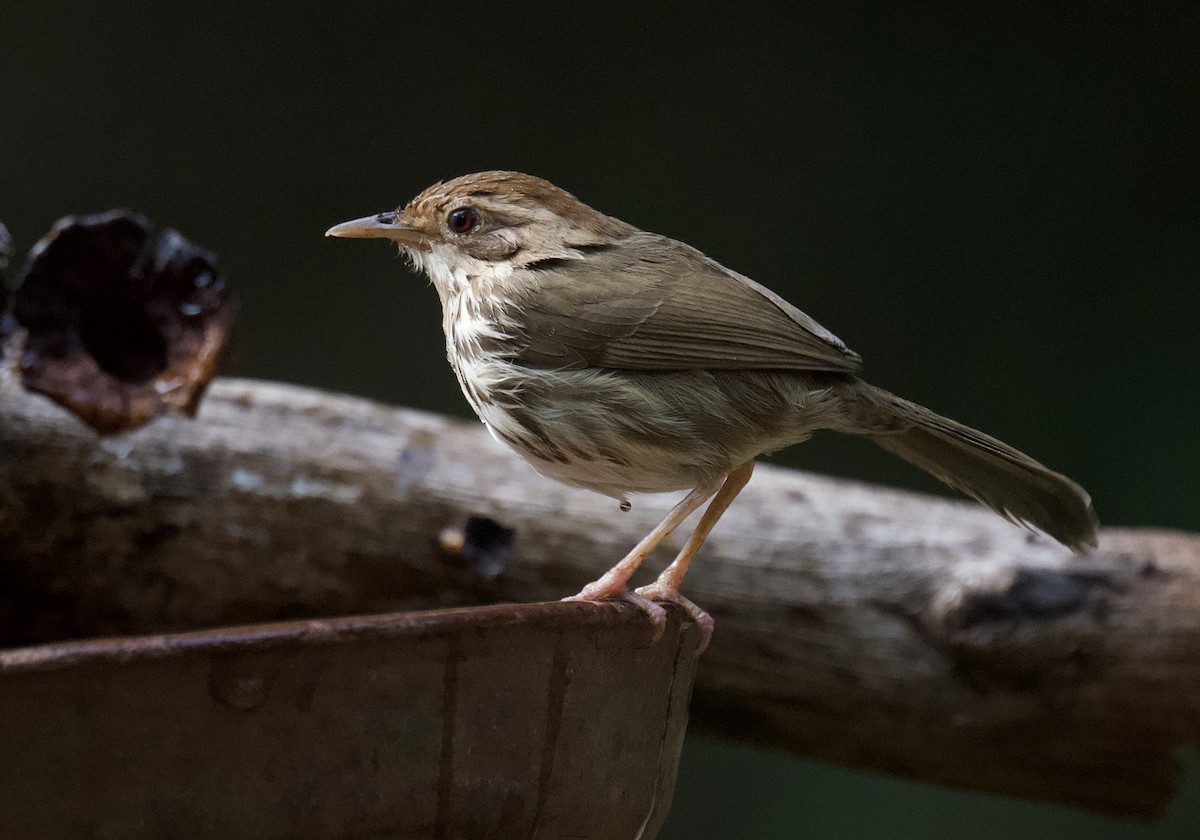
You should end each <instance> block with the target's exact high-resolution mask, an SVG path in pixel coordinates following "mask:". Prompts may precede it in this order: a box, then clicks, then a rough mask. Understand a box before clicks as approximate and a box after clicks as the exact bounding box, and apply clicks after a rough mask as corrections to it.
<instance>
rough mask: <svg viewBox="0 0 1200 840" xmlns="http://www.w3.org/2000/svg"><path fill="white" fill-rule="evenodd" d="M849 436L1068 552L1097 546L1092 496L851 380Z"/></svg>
mask: <svg viewBox="0 0 1200 840" xmlns="http://www.w3.org/2000/svg"><path fill="white" fill-rule="evenodd" d="M844 397H845V399H844V405H845V406H846V411H847V420H848V422H849V424H850V427H851V428H849V429H848V431H853V432H855V433H857V434H865V435H867V436H868V437H870V438H871V440H873V441H874V442H875V443H877V444H879V445H880V446H881V447H883V448H884V449H886V450H887V451H888V452H891V453H892V454H894V455H898V456H900V457H901V458H903V459H904V460H905V461H908V462H909V463H910V464H913V465H914V466H917V467H920V468H921V469H923V470H925V472H927V473H929V474H930V475H932V476H934V477H935V478H938V479H940V480H942V481H944V482H945V483H946V484H949V485H950V486H951V487H953V488H955V489H956V490H960V491H962V492H963V493H966V494H967V495H968V496H970V497H972V498H974V499H976V500H978V501H979V502H982V503H983V504H985V505H987V506H988V507H990V508H991V509H992V510H994V511H996V512H997V513H999V514H1000V515H1001V516H1003V517H1005V518H1006V519H1009V520H1011V521H1013V522H1016V523H1018V524H1024V525H1032V526H1034V527H1036V528H1038V529H1040V530H1042V531H1045V532H1046V533H1047V534H1049V535H1050V536H1052V537H1054V539H1056V540H1058V541H1059V542H1061V543H1062V544H1063V545H1066V546H1068V547H1069V548H1071V549H1072V550H1073V551H1083V550H1084V549H1085V547H1087V546H1095V545H1096V528H1097V527H1098V522H1097V520H1096V513H1095V511H1094V510H1093V509H1092V501H1091V497H1089V496H1088V494H1087V492H1086V491H1084V489H1083V488H1082V487H1080V486H1079V485H1078V484H1076V483H1075V482H1074V481H1072V480H1071V479H1069V478H1067V477H1066V476H1065V475H1062V474H1060V473H1056V472H1054V471H1053V470H1050V469H1047V468H1046V467H1044V466H1042V465H1041V464H1039V463H1038V462H1037V461H1035V460H1033V459H1032V458H1030V457H1029V456H1028V455H1026V454H1025V453H1023V452H1019V451H1018V450H1016V449H1013V448H1012V447H1011V446H1009V445H1007V444H1005V443H1002V442H1000V441H998V440H996V439H995V438H994V437H990V436H988V435H985V434H983V433H982V432H977V431H975V430H974V429H971V428H968V427H967V426H964V425H962V424H961V423H956V422H954V421H953V420H949V419H947V418H945V417H942V416H940V415H938V414H935V413H934V412H932V411H930V410H929V409H927V408H925V407H924V406H920V405H917V404H916V403H912V402H909V401H908V400H904V399H901V398H900V397H897V396H896V395H895V394H891V393H888V392H887V391H884V390H883V389H881V388H876V387H875V386H873V385H868V384H867V383H865V382H862V381H861V380H855V381H854V382H853V384H852V385H850V386H848V387H847V388H846V392H844Z"/></svg>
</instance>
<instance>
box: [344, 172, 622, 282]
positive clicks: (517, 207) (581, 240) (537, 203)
mask: <svg viewBox="0 0 1200 840" xmlns="http://www.w3.org/2000/svg"><path fill="white" fill-rule="evenodd" d="M633 231H634V228H633V227H632V226H630V225H628V224H626V223H625V222H622V221H620V220H618V219H614V218H612V217H610V216H606V215H604V214H603V213H600V212H599V211H597V210H593V209H592V208H591V207H588V206H587V205H586V204H584V203H583V202H582V201H580V200H579V199H577V198H575V196H573V195H571V194H570V193H569V192H567V191H566V190H563V189H560V188H559V187H556V186H554V185H553V184H551V183H550V182H549V181H544V180H542V179H541V178H535V177H534V176H532V175H525V174H522V173H520V172H503V171H492V172H478V173H475V174H474V175H463V176H461V177H459V178H455V179H453V180H451V181H446V182H444V183H443V182H439V183H437V184H434V185H433V186H432V187H429V188H428V189H427V190H425V191H424V192H422V193H421V194H420V195H418V196H417V197H416V198H414V199H413V200H412V201H410V202H409V203H408V204H406V205H405V206H404V207H403V208H402V209H400V210H390V211H387V212H384V213H379V214H377V215H375V216H366V217H364V218H361V219H355V220H354V221H350V222H343V223H342V224H340V225H335V226H334V227H332V228H330V229H329V230H328V231H326V233H325V235H326V236H346V237H357V238H371V239H390V240H392V241H393V242H395V243H396V244H397V245H399V246H400V249H401V250H402V251H404V252H405V253H406V254H407V255H408V256H409V257H410V258H411V259H412V260H413V262H414V263H416V264H417V265H418V266H419V267H421V268H423V269H424V270H425V271H426V272H427V273H428V274H429V276H430V278H431V279H432V280H433V281H434V283H435V285H439V287H440V286H441V283H442V282H450V276H451V275H459V274H466V275H472V274H478V273H496V272H497V271H504V272H506V273H507V271H509V270H511V269H513V268H520V267H522V266H525V265H528V264H530V263H533V262H537V261H540V260H546V259H556V258H572V257H578V256H579V255H580V253H581V251H580V250H579V249H583V250H587V249H589V248H596V247H602V246H604V245H606V244H608V243H609V242H611V241H612V240H613V238H615V237H620V236H625V235H628V234H629V233H631V232H633Z"/></svg>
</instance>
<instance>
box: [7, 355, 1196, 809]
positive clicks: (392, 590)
mask: <svg viewBox="0 0 1200 840" xmlns="http://www.w3.org/2000/svg"><path fill="white" fill-rule="evenodd" d="M671 501H672V499H671V498H670V497H646V498H639V499H637V500H635V504H634V510H633V512H631V513H628V514H621V513H619V512H618V511H617V509H616V505H615V504H614V503H613V502H612V501H611V500H607V499H604V498H602V497H599V496H596V495H593V494H590V493H586V492H583V491H573V490H570V489H567V488H564V487H561V486H558V485H556V484H553V483H551V482H549V481H547V480H545V479H543V478H541V477H539V476H537V475H536V474H535V473H533V472H532V471H531V470H530V468H528V467H527V466H525V465H524V464H523V463H521V462H520V461H518V460H517V459H516V458H515V457H514V456H512V455H510V454H509V453H507V452H506V451H504V450H503V449H501V448H500V447H499V446H498V445H496V444H494V443H493V442H492V441H491V439H490V438H489V437H488V436H487V434H486V433H485V432H484V431H483V429H482V428H480V427H479V426H478V425H476V424H466V423H460V422H456V421H451V420H447V419H445V418H441V417H436V416H432V415H429V414H423V413H419V412H413V411H407V410H403V409H394V408H386V407H382V406H379V405H376V404H373V403H369V402H367V401H364V400H358V399H352V398H347V397H342V396H336V395H331V394H324V393H319V392H315V391H311V390H305V389H301V388H294V387H289V386H283V385H276V384H268V383H261V382H249V381H240V380H224V381H218V382H217V383H216V384H215V385H214V386H213V388H212V389H211V392H210V394H209V396H208V397H207V398H206V401H205V403H204V404H203V406H202V407H201V411H200V414H199V416H198V417H197V418H196V419H195V420H187V419H175V418H169V419H163V420H160V421H157V422H155V423H154V424H152V425H150V426H149V427H147V428H145V429H142V430H139V431H137V432H134V433H131V434H128V435H126V436H123V437H121V438H119V439H115V440H108V441H99V440H97V438H96V437H95V436H94V435H93V434H92V433H91V432H90V431H88V430H86V429H85V428H84V427H83V426H82V424H80V423H79V422H78V421H76V420H74V419H73V418H71V417H69V416H67V415H66V414H64V413H63V412H62V411H61V410H59V409H57V408H56V407H54V406H52V405H50V404H48V403H46V402H45V401H43V400H40V399H38V398H35V397H31V396H29V395H27V394H25V393H24V392H22V391H20V390H19V389H18V388H17V387H16V386H15V385H14V384H12V383H11V382H7V383H5V382H3V378H2V377H0V632H3V634H4V638H5V639H6V640H7V643H8V644H20V643H30V642H37V641H45V640H48V639H53V638H62V637H67V636H81V635H94V634H101V633H116V632H120V633H130V632H160V631H163V630H178V629H186V628H194V627H202V626H212V625H216V624H228V623H242V622H248V621H262V620H271V619H279V618H288V617H297V616H330V615H338V614H345V613H360V612H372V611H384V610H396V609H416V608H428V607H436V606H447V605H463V604H477V603H485V602H493V601H541V600H554V599H557V598H560V597H562V596H563V595H566V594H569V593H571V592H574V591H576V590H577V589H578V588H579V586H580V585H581V584H583V583H585V582H586V581H587V580H589V579H591V578H593V577H595V576H596V575H597V574H598V573H600V572H601V571H603V570H604V569H606V568H607V567H608V565H610V564H611V562H612V561H613V560H614V559H615V558H618V557H620V556H621V555H622V554H623V553H624V552H625V551H626V550H627V548H628V547H629V546H630V545H632V544H633V543H634V542H635V541H636V540H637V539H638V538H639V537H640V536H641V535H642V534H644V533H645V532H646V531H647V530H648V529H649V528H650V527H651V525H652V524H653V523H654V522H655V521H657V519H658V518H659V517H660V516H661V515H662V513H663V512H664V511H665V510H666V508H667V507H668V506H669V505H670V503H671ZM468 523H469V527H466V528H464V526H466V525H468ZM669 542H670V544H667V545H664V547H662V548H661V549H660V552H659V554H657V555H656V559H655V560H652V563H651V566H652V567H655V568H653V571H657V567H658V566H660V565H661V564H662V563H664V562H666V560H668V559H669V556H670V553H671V552H672V551H674V550H675V549H677V548H678V547H679V543H678V541H677V540H675V541H669ZM685 590H686V594H687V595H688V596H689V597H691V598H692V599H693V600H695V601H696V602H698V603H699V604H701V605H703V606H704V607H705V608H706V609H708V610H709V611H710V612H711V613H712V614H713V616H714V617H715V618H716V622H717V625H716V634H715V636H714V638H713V643H712V646H711V648H710V649H709V651H708V652H707V653H706V654H705V656H704V659H703V662H702V663H701V667H700V672H699V675H698V677H697V686H696V694H695V697H694V701H693V724H694V726H695V728H696V730H697V731H700V732H705V733H710V734H716V735H720V736H723V737H729V738H735V739H739V740H743V741H747V742H751V743H756V744H762V745H766V746H770V747H772V748H777V749H787V750H791V751H794V752H797V753H799V754H802V755H805V756H810V757H814V758H818V759H823V760H829V761H833V762H837V763H839V764H843V765H847V766H851V767H858V768H865V769H873V770H882V771H885V772H890V773H895V774H899V775H903V776H908V777H911V778H917V779H923V780H927V781H931V782H936V783H939V784H946V785H951V786H955V787H961V788H967V789H971V790H978V791H986V792H990V793H996V794H1003V795H1009V796H1019V797H1024V798H1029V799H1037V800H1043V801H1049V802H1057V803H1063V804H1068V805H1073V806H1077V807H1081V808H1087V809H1091V810H1094V811H1099V812H1102V813H1107V814H1114V815H1121V816H1141V817H1149V816H1153V815H1154V814H1157V813H1159V812H1160V811H1161V810H1162V809H1163V807H1165V805H1166V803H1167V802H1168V801H1169V800H1170V798H1171V796H1172V794H1173V792H1174V790H1175V786H1176V781H1177V774H1178V766H1177V762H1176V759H1175V757H1174V752H1175V751H1176V750H1177V749H1178V748H1180V747H1183V746H1186V745H1192V746H1195V745H1197V744H1200V664H1198V663H1200V537H1197V536H1196V535H1190V534H1181V533H1173V532H1167V531H1150V530H1119V529H1108V530H1105V531H1103V532H1102V535H1101V540H1100V548H1099V550H1098V551H1096V552H1095V553H1093V554H1091V555H1088V556H1085V557H1078V558H1072V556H1071V555H1070V554H1069V553H1068V552H1067V550H1066V549H1063V548H1061V547H1059V546H1057V545H1055V544H1053V543H1051V542H1050V541H1049V540H1045V539H1039V538H1037V537H1034V536H1032V535H1028V534H1026V533H1025V532H1022V531H1021V530H1019V529H1016V528H1014V527H1012V526H1011V525H1009V524H1008V523H1005V522H1004V521H1002V520H1000V519H999V518H997V517H995V516H994V515H993V514H991V513H989V512H987V511H985V510H982V509H980V508H978V507H976V506H973V505H971V504H968V503H958V502H953V501H947V500H942V499H936V498H931V497H925V496H920V495H916V494H911V493H904V492H897V491H892V490H886V489H882V488H877V487H868V486H864V485H861V484H856V483H852V482H847V481H836V480H832V479H827V478H820V477H816V476H812V475H807V474H803V473H798V472H793V471H786V470H780V469H772V468H769V467H765V468H760V469H759V470H758V471H757V472H756V475H755V478H754V480H753V481H752V482H751V483H750V485H749V486H748V487H747V488H746V490H745V491H744V492H743V494H742V496H741V497H740V498H739V499H738V502H737V503H736V504H735V505H734V506H733V507H732V508H731V510H730V511H729V512H728V513H727V514H726V516H725V517H724V518H723V519H722V521H721V523H720V525H719V527H718V528H717V529H716V531H715V532H714V533H713V535H712V536H711V538H710V539H709V541H708V543H707V544H706V545H705V548H704V550H703V551H702V553H701V556H700V558H699V559H698V561H697V564H696V566H695V567H694V570H693V571H692V572H691V574H690V575H689V577H688V580H687V583H686V585H685ZM606 608H608V607H598V608H597V609H606ZM611 609H618V607H615V606H614V607H611Z"/></svg>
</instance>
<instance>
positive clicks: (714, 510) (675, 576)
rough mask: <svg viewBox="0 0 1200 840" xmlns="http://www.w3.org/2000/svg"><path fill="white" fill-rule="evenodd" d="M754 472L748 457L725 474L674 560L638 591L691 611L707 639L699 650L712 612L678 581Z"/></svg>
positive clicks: (709, 632)
mask: <svg viewBox="0 0 1200 840" xmlns="http://www.w3.org/2000/svg"><path fill="white" fill-rule="evenodd" d="M753 472H754V462H753V461H747V462H746V463H744V464H742V465H741V466H740V467H738V468H737V469H735V470H734V471H733V472H731V473H729V475H728V476H727V477H726V478H725V483H724V484H722V485H721V489H720V491H718V492H717V495H716V496H714V497H713V500H712V502H711V503H710V504H709V506H708V509H707V510H705V511H704V516H702V517H700V523H699V524H698V525H697V526H696V530H694V531H692V535H691V536H690V537H688V541H687V543H685V544H684V546H683V548H682V549H681V550H680V552H679V556H677V557H676V558H675V559H674V561H672V563H671V565H670V566H667V568H665V569H663V572H662V574H661V575H659V576H658V579H657V580H656V581H654V583H652V584H650V585H649V586H643V587H641V588H640V589H638V590H637V592H636V594H638V595H641V596H642V597H643V598H647V599H649V600H651V601H671V602H673V603H676V604H679V605H680V606H682V607H683V608H684V609H685V610H687V612H688V615H690V616H691V617H692V620H693V621H695V622H696V623H697V624H698V625H700V629H701V631H702V632H703V633H704V640H703V641H702V642H701V643H700V650H699V651H698V653H703V652H704V649H705V648H706V647H708V640H709V639H710V638H711V637H712V627H713V620H712V616H710V615H709V614H708V613H706V612H705V611H704V610H702V609H700V607H698V606H696V605H695V604H693V603H692V602H691V601H689V600H688V599H687V598H685V597H683V595H681V594H680V592H679V585H680V584H681V583H683V576H684V575H686V574H687V570H688V566H690V565H691V564H692V558H693V557H695V556H696V552H697V551H699V550H700V546H702V545H703V544H704V540H705V538H706V537H707V536H708V534H709V532H710V531H711V530H712V529H713V526H714V525H716V524H717V520H718V519H720V518H721V514H723V513H725V510H726V509H727V508H728V507H729V505H730V504H731V503H732V502H733V500H734V499H735V498H737V494H738V493H740V492H742V488H743V487H745V486H746V482H748V481H749V480H750V474H751V473H753Z"/></svg>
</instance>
